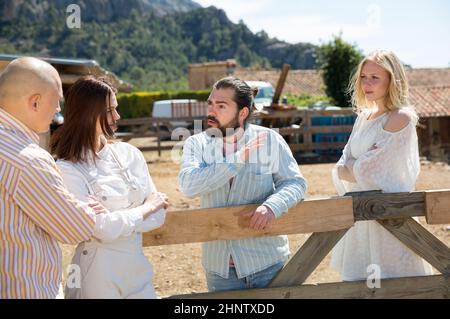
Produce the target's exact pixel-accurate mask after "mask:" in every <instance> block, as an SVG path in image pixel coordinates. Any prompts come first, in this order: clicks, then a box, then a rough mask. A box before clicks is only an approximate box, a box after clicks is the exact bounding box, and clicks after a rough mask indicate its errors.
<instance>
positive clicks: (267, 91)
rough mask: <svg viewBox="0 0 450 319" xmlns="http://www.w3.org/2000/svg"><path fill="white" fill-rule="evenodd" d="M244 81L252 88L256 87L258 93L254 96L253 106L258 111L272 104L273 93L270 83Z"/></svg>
mask: <svg viewBox="0 0 450 319" xmlns="http://www.w3.org/2000/svg"><path fill="white" fill-rule="evenodd" d="M245 83H247V85H248V86H250V87H252V88H253V87H256V88H258V94H257V95H256V97H255V108H256V109H257V110H258V111H262V110H263V109H264V108H265V107H270V106H271V105H272V99H273V95H274V94H275V89H274V88H273V86H272V84H270V83H269V82H264V81H245Z"/></svg>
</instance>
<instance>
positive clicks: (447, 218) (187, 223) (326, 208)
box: [143, 190, 450, 246]
mask: <svg viewBox="0 0 450 319" xmlns="http://www.w3.org/2000/svg"><path fill="white" fill-rule="evenodd" d="M436 193H439V197H438V199H439V200H436V197H435V196H434V195H430V194H436ZM350 195H351V196H344V197H332V198H326V199H313V200H305V201H303V202H301V203H300V204H298V205H297V206H296V207H294V208H291V209H290V210H289V212H288V213H287V214H284V215H283V216H282V217H281V218H280V219H277V220H276V221H275V222H274V223H273V225H272V227H271V228H270V229H268V230H265V231H255V230H252V229H249V228H248V227H247V226H248V223H249V218H248V217H243V216H242V214H244V213H247V212H250V211H253V210H255V209H256V208H257V206H258V205H244V206H233V207H224V208H211V209H196V210H186V211H169V212H168V213H167V217H166V221H165V223H164V225H163V226H162V227H161V228H158V229H156V230H154V231H151V232H148V233H145V234H144V238H143V245H144V246H157V245H170V244H182V243H194V242H205V241H212V240H232V239H241V238H250V237H263V236H274V235H282V234H297V233H312V232H326V231H334V230H340V229H346V228H349V227H351V226H352V225H353V223H354V221H359V220H383V219H390V218H405V217H414V216H427V212H430V211H431V212H432V214H433V218H434V219H437V220H438V221H439V222H440V223H450V207H449V206H448V205H447V203H448V202H447V201H446V200H448V198H450V190H439V191H434V192H430V191H418V192H412V193H395V194H392V193H391V194H382V193H380V192H361V193H351V194H350ZM430 196H431V197H430ZM443 199H445V200H443ZM427 205H428V208H427ZM430 205H431V206H432V207H433V208H432V209H430ZM429 218H430V217H429Z"/></svg>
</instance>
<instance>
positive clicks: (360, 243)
mask: <svg viewBox="0 0 450 319" xmlns="http://www.w3.org/2000/svg"><path fill="white" fill-rule="evenodd" d="M349 90H350V92H351V94H352V103H353V106H354V108H355V109H356V112H357V114H358V117H357V120H356V122H355V125H354V127H353V131H352V133H351V135H350V139H349V141H348V143H347V145H346V146H345V148H344V151H343V155H342V157H341V159H340V160H339V162H338V163H337V164H336V167H335V168H334V169H333V172H332V175H333V181H334V184H335V187H336V190H337V192H338V194H339V195H343V194H344V193H346V192H350V191H368V190H382V191H383V192H385V193H392V192H410V191H413V190H414V187H415V183H416V180H417V177H418V175H419V171H420V162H419V152H418V143H417V133H416V124H417V120H418V116H417V114H416V112H415V111H414V108H413V107H412V106H411V105H410V104H409V102H408V84H407V80H406V76H405V71H404V69H403V66H402V63H401V62H400V60H399V59H398V58H397V56H396V55H395V54H394V53H393V52H390V51H376V52H373V53H371V54H370V55H369V56H368V57H366V58H365V59H364V60H363V61H362V62H361V63H360V64H359V66H358V69H357V71H356V73H355V75H354V76H353V79H352V81H351V84H350V89H349ZM373 264H375V265H378V266H379V267H380V268H379V269H380V270H381V278H392V277H407V276H421V275H429V274H432V273H433V272H432V268H431V266H430V265H429V264H428V263H426V262H425V261H424V260H423V259H421V258H420V257H418V256H417V255H416V254H415V253H414V252H413V251H411V250H410V249H409V248H407V247H406V246H404V245H403V244H402V243H401V242H400V241H399V240H398V239H396V238H395V237H394V236H393V235H392V234H390V233H389V232H388V231H387V230H385V229H384V228H383V227H382V226H381V225H379V224H378V223H377V222H376V221H361V222H356V223H355V225H354V227H352V228H351V229H350V230H349V231H348V232H347V234H346V235H345V236H344V237H343V238H342V240H341V241H340V242H339V243H338V244H337V245H336V247H335V248H334V250H333V254H332V261H331V266H332V267H333V268H334V269H335V270H337V271H338V272H339V273H340V275H341V277H342V280H344V281H353V280H365V279H366V278H367V276H368V275H369V272H368V271H369V270H371V269H372V268H368V267H369V266H370V265H373Z"/></svg>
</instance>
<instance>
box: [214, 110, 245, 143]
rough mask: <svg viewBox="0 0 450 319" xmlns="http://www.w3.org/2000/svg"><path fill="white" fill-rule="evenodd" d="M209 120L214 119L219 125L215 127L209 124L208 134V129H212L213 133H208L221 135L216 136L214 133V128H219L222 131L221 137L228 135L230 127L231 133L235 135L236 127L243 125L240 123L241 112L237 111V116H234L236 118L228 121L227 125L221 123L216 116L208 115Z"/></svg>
mask: <svg viewBox="0 0 450 319" xmlns="http://www.w3.org/2000/svg"><path fill="white" fill-rule="evenodd" d="M208 120H211V121H214V122H216V123H217V124H218V127H213V126H211V125H208V128H209V130H207V134H208V131H210V132H211V134H208V135H210V136H214V137H220V136H216V135H215V134H214V133H213V131H214V129H217V130H219V131H220V132H221V133H222V136H221V137H222V138H223V137H226V136H227V129H229V130H230V131H231V135H233V134H234V133H236V129H238V128H240V127H241V125H240V124H239V113H237V114H236V116H235V117H234V119H232V120H231V121H230V122H228V123H227V124H225V125H221V124H220V123H219V121H218V120H217V119H216V118H215V117H214V116H208ZM211 129H213V130H211ZM231 129H232V130H231Z"/></svg>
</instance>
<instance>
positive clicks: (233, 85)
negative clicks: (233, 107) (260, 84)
mask: <svg viewBox="0 0 450 319" xmlns="http://www.w3.org/2000/svg"><path fill="white" fill-rule="evenodd" d="M213 88H214V89H216V90H219V89H233V90H234V97H233V101H234V102H236V104H237V106H238V110H239V111H240V110H242V109H243V108H244V107H247V108H248V110H249V116H248V117H250V115H251V114H252V111H253V103H254V98H255V96H256V94H258V88H252V87H250V86H249V85H248V84H247V83H245V82H244V81H242V80H240V79H238V78H235V77H226V78H223V79H221V80H219V81H217V82H216V83H215V84H214V87H213ZM248 117H247V119H248Z"/></svg>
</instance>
